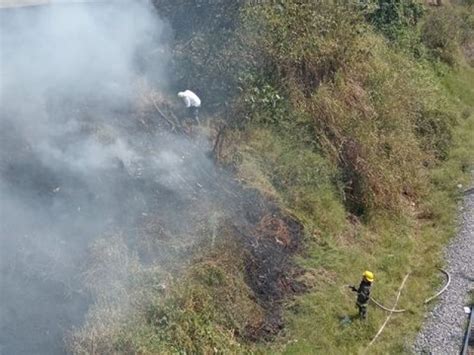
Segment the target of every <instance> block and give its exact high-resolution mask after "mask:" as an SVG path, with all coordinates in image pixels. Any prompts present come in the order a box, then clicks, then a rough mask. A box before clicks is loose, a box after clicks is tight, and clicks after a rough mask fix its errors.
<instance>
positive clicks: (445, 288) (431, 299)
mask: <svg viewBox="0 0 474 355" xmlns="http://www.w3.org/2000/svg"><path fill="white" fill-rule="evenodd" d="M439 270H440V271H441V272H442V273H443V274H445V275H446V277H447V278H448V281H447V282H446V285H444V287H443V288H442V289H441V291H439V292H438V293H437V294H435V295H434V296H431V297H430V298H427V299H426V300H425V302H423V303H424V304H427V303H429V302H431V301H433V300H434V299H435V298H438V297H439V296H441V294H442V293H443V292H444V291H446V290H447V289H448V287H449V284H450V283H451V275H450V274H449V272H447V271H446V270H443V269H441V268H440V269H439Z"/></svg>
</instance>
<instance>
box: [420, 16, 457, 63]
mask: <svg viewBox="0 0 474 355" xmlns="http://www.w3.org/2000/svg"><path fill="white" fill-rule="evenodd" d="M460 22H461V19H460V18H459V16H458V14H457V13H456V11H455V10H454V9H453V8H451V7H443V8H440V9H436V10H433V11H431V13H430V14H429V15H428V17H427V18H426V20H425V23H424V24H423V26H422V40H423V43H424V44H425V46H426V47H428V49H429V50H430V51H431V53H432V55H433V56H434V57H436V58H439V59H440V60H441V61H443V62H445V63H447V64H449V65H451V66H455V65H457V64H458V62H459V57H460V56H459V53H460V52H459V41H460V36H461V30H460Z"/></svg>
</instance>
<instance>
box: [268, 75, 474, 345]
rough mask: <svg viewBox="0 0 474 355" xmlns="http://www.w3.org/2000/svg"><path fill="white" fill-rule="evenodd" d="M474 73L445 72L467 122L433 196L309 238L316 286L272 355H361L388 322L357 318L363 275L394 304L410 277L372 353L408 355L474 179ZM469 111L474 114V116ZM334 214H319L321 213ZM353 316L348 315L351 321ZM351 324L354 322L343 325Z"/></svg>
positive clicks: (433, 174)
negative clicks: (351, 287)
mask: <svg viewBox="0 0 474 355" xmlns="http://www.w3.org/2000/svg"><path fill="white" fill-rule="evenodd" d="M472 83H474V70H473V69H469V68H462V69H460V70H459V71H458V72H456V73H450V74H447V75H446V76H445V77H444V78H443V84H444V86H445V87H446V89H447V92H448V95H449V99H450V100H451V101H454V102H455V104H456V106H457V107H458V108H459V110H460V112H464V114H463V118H462V119H461V120H460V122H459V125H458V126H457V127H456V128H455V130H454V134H453V136H454V140H453V146H452V148H451V150H450V153H449V158H448V159H447V160H445V161H443V162H442V163H440V164H438V165H437V166H436V167H434V168H433V169H431V171H430V177H429V178H430V179H431V186H430V193H429V194H427V195H426V196H425V197H424V198H423V199H422V200H421V202H420V203H419V204H418V205H417V206H411V207H410V206H407V208H406V210H405V213H403V214H402V215H401V216H399V217H394V215H389V214H385V215H383V214H381V215H375V216H373V217H372V218H371V220H370V222H369V223H368V224H367V225H365V226H364V225H362V224H359V225H355V226H353V225H349V226H346V228H344V230H342V231H340V233H339V234H333V233H326V234H324V233H323V234H320V235H316V236H309V237H308V241H307V242H308V247H307V248H308V249H307V251H306V252H305V255H304V256H303V257H301V258H300V260H299V262H300V263H301V265H303V266H304V267H305V268H307V269H308V270H312V272H313V276H314V280H313V282H314V288H313V290H312V291H311V292H309V293H308V294H305V295H303V296H301V297H298V298H297V299H296V300H294V302H292V303H291V304H289V306H288V312H287V320H288V328H287V331H286V335H285V337H284V339H283V340H282V341H281V342H279V344H278V346H276V347H273V348H271V350H269V353H271V352H281V353H285V354H307V353H315V354H317V353H326V354H357V353H362V352H364V351H365V350H366V349H367V346H368V343H369V342H370V340H371V339H372V337H373V336H374V335H375V334H376V333H377V331H378V329H379V327H380V326H381V325H382V323H383V322H384V320H385V318H386V316H387V313H386V312H384V311H382V310H380V309H378V308H375V307H374V306H370V308H369V320H368V322H366V323H361V322H360V321H358V320H357V319H352V317H354V316H355V315H356V313H357V311H356V309H355V307H354V294H352V293H351V292H349V291H348V290H347V289H346V288H345V287H344V285H346V284H356V283H357V282H358V281H359V279H360V275H361V273H362V271H363V270H365V269H370V270H372V271H374V272H375V275H376V281H375V283H374V286H373V296H374V297H375V298H376V299H378V300H379V301H381V302H382V303H383V304H385V305H387V306H388V307H390V306H391V305H392V304H393V302H394V299H395V297H396V294H397V290H398V287H399V285H400V283H401V281H402V279H403V277H404V275H405V274H406V273H408V272H411V275H410V277H409V279H408V281H407V284H406V287H405V289H404V290H403V292H402V296H401V298H400V301H399V305H398V308H405V309H407V310H408V312H406V313H403V314H394V315H393V317H392V319H391V320H390V322H389V323H388V325H387V327H386V328H385V330H384V332H383V333H382V335H381V336H380V337H379V338H378V340H377V341H376V343H375V344H374V345H373V346H372V347H371V348H370V349H369V351H368V353H373V354H400V353H409V352H410V350H409V349H410V343H411V341H412V340H413V337H414V336H415V334H416V332H417V331H418V330H419V329H420V326H421V323H422V319H423V314H424V313H425V312H426V311H427V310H428V309H429V307H431V306H423V305H422V304H423V300H424V299H426V298H427V297H428V296H430V295H431V294H433V293H434V292H435V290H436V289H437V287H439V285H440V284H441V282H442V281H441V280H442V278H441V276H440V275H439V272H437V271H436V270H437V269H436V268H437V267H439V266H442V265H443V260H442V248H443V246H444V245H445V244H446V242H447V241H448V240H449V238H451V237H452V236H453V234H454V231H455V219H456V211H457V209H456V206H457V203H458V201H459V197H460V191H459V188H458V186H457V185H458V184H462V185H463V186H466V185H467V184H468V183H469V182H470V179H471V177H472V176H470V174H469V172H470V169H471V168H472V164H473V156H474V139H473V138H474V115H473V114H472V110H473V108H474V87H473V84H472ZM465 112H470V114H469V116H467V115H466V113H465ZM326 213H327V214H330V213H331V212H330V211H320V212H319V213H318V214H326ZM347 317H348V318H347ZM345 319H350V320H351V321H350V323H348V322H347V321H344V320H345Z"/></svg>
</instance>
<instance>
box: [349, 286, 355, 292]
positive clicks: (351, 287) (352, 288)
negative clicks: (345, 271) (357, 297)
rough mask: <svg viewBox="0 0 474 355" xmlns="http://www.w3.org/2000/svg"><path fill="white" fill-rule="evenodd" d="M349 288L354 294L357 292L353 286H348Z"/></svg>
mask: <svg viewBox="0 0 474 355" xmlns="http://www.w3.org/2000/svg"><path fill="white" fill-rule="evenodd" d="M349 288H350V289H351V290H352V291H354V292H357V288H356V287H355V286H349Z"/></svg>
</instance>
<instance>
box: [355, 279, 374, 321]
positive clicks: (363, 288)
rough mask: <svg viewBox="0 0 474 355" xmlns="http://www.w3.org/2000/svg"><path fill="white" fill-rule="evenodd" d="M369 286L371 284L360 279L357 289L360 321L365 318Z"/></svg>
mask: <svg viewBox="0 0 474 355" xmlns="http://www.w3.org/2000/svg"><path fill="white" fill-rule="evenodd" d="M370 286H372V283H371V282H369V281H367V280H366V279H362V281H361V282H360V285H359V288H358V289H357V301H356V304H357V307H358V308H359V317H360V318H361V319H366V318H367V306H368V305H369V299H370Z"/></svg>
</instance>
